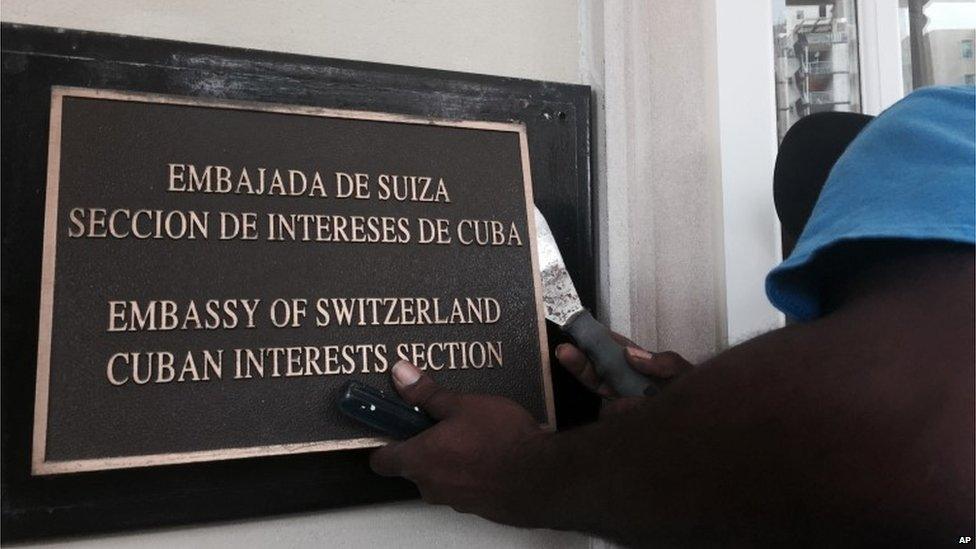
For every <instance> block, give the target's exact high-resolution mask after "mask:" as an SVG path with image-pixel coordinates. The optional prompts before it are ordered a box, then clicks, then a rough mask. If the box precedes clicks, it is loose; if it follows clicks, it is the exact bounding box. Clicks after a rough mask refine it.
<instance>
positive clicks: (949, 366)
mask: <svg viewBox="0 0 976 549" xmlns="http://www.w3.org/2000/svg"><path fill="white" fill-rule="evenodd" d="M848 320H850V319H848ZM838 324H839V325H840V326H850V325H852V324H851V323H850V322H843V323H838ZM853 325H855V326H856V325H857V324H853ZM870 328H871V329H874V328H876V327H875V326H871V327H870ZM883 328H884V327H881V329H883ZM871 329H869V330H867V331H865V330H853V329H850V328H848V329H846V330H834V328H833V327H832V325H831V324H830V323H825V324H824V325H823V327H822V328H821V327H814V328H812V329H811V328H810V327H798V328H794V329H785V330H780V331H777V332H774V333H771V334H767V335H766V336H763V337H762V338H758V339H756V340H753V341H751V342H750V343H748V344H746V345H744V346H740V347H738V348H734V349H732V350H730V351H729V352H726V353H723V354H722V355H720V356H718V357H716V358H715V359H713V360H712V361H710V363H708V364H706V365H705V366H704V367H701V368H699V369H698V370H697V371H696V372H694V373H693V374H690V375H689V376H687V377H685V378H683V379H681V380H679V381H678V382H676V383H675V384H674V385H673V386H671V387H670V388H669V389H668V390H667V391H665V392H664V393H662V394H661V395H660V396H658V397H655V398H653V399H649V400H648V402H647V403H646V404H644V405H642V406H641V407H640V408H638V409H635V410H633V411H631V412H629V413H625V414H621V415H619V416H617V417H612V418H608V419H606V420H604V421H601V422H599V423H596V424H593V425H590V426H588V427H585V428H582V429H578V430H574V431H570V432H565V433H560V434H557V435H553V436H552V437H548V438H546V439H543V440H542V441H541V442H540V444H539V445H537V448H536V450H535V451H534V457H532V458H529V461H530V462H532V463H533V464H532V465H531V466H530V467H531V468H532V469H533V470H534V471H535V472H536V473H537V474H538V475H539V477H540V478H539V480H538V481H537V482H538V485H537V488H536V491H537V492H538V493H539V494H546V495H547V497H545V498H544V499H545V501H546V504H545V505H542V506H539V507H538V509H539V512H538V515H537V516H535V517H534V518H535V520H536V525H537V526H549V527H554V528H561V529H575V530H583V531H588V532H592V533H596V534H598V535H602V536H606V537H610V538H614V539H620V540H624V541H631V542H636V541H642V540H643V541H649V540H654V541H655V542H656V543H660V542H662V541H667V540H674V541H680V540H685V541H688V538H691V537H692V536H693V539H695V540H697V541H698V542H701V541H702V540H703V539H707V538H711V539H714V540H716V541H719V540H722V539H723V538H724V537H725V536H729V539H737V540H743V539H745V540H750V539H751V540H753V541H755V540H758V539H762V540H764V541H779V540H781V541H786V542H790V543H796V542H797V536H805V537H804V539H805V541H806V542H807V543H814V542H815V541H816V540H817V539H821V540H823V541H827V540H829V539H830V538H833V537H836V538H840V539H847V540H850V539H852V538H853V539H867V538H866V537H865V536H881V537H884V536H886V535H891V536H896V535H910V534H912V533H917V532H919V531H921V530H923V529H924V528H926V527H931V526H933V525H935V524H937V523H939V522H940V521H944V524H943V525H944V526H948V525H950V524H953V523H954V522H953V521H956V522H958V519H959V516H960V510H962V516H965V513H966V510H965V508H966V505H962V506H961V507H960V501H959V500H948V499H941V500H940V499H939V498H940V497H944V498H949V495H947V494H946V495H944V496H940V495H939V494H940V492H942V493H943V494H945V490H946V489H948V490H950V491H952V490H953V488H952V486H953V484H954V483H960V484H959V485H966V486H971V484H972V475H973V473H972V466H971V465H969V466H967V465H965V464H966V462H967V460H968V462H969V463H970V464H971V463H972V449H971V448H970V447H969V446H967V445H966V444H967V443H960V442H958V441H956V442H954V439H956V438H958V440H959V441H967V440H971V436H972V418H971V416H972V414H971V410H972V405H973V400H972V393H971V387H972V383H973V370H972V359H971V358H968V357H942V358H939V357H934V358H935V361H936V362H937V363H938V362H942V363H946V367H945V369H944V371H943V372H942V374H939V377H937V378H933V377H932V373H933V372H931V371H929V372H924V371H923V375H918V374H917V372H919V369H918V368H917V367H915V368H914V369H912V368H910V367H908V366H909V365H911V364H912V363H913V362H914V359H913V358H912V357H911V356H901V357H900V358H899V354H900V355H905V353H906V350H909V352H910V349H911V348H912V346H911V344H910V342H902V348H901V349H898V348H896V347H895V346H886V345H881V346H882V347H884V349H885V350H884V351H882V352H884V353H890V354H891V355H892V356H891V358H890V359H886V358H885V357H877V356H875V357H872V359H871V360H872V361H873V362H875V363H879V364H880V365H881V369H880V370H879V369H878V368H873V367H870V366H868V365H866V364H865V360H864V356H861V353H871V352H877V350H876V348H877V347H878V342H877V341H871V338H874V337H877V336H878V334H877V333H875V334H873V335H872V333H871ZM958 335H959V334H945V335H944V337H946V338H952V337H958ZM968 339H970V340H971V336H969V338H968ZM824 342H830V345H825V344H824ZM930 343H935V344H936V345H938V344H939V342H938V341H931V340H930ZM959 343H962V346H963V347H965V344H966V340H965V339H963V340H962V341H961V342H960V341H957V342H956V346H957V347H958V346H959ZM946 346H947V347H948V346H949V342H948V341H947V342H946ZM947 362H948V363H947ZM915 364H916V365H917V362H915ZM960 365H961V366H962V367H959V366H960ZM943 374H944V375H943ZM954 417H955V418H961V419H953V418H954ZM967 418H968V419H967ZM967 422H968V424H967ZM967 437H968V438H967ZM920 441H924V445H920V444H919V442H920ZM970 446H971V445H970ZM967 454H968V455H967ZM955 492H956V493H958V489H955ZM970 498H971V496H970ZM963 503H964V502H963ZM906 509H910V511H906ZM917 509H922V511H923V512H922V513H918V512H916V511H915V510H917ZM607 510H611V512H607ZM966 520H968V519H966Z"/></svg>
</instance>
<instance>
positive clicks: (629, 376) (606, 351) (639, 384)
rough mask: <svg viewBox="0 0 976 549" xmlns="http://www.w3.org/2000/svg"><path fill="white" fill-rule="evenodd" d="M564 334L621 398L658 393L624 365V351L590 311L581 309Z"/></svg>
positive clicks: (650, 384) (647, 382) (649, 381)
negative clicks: (570, 338)
mask: <svg viewBox="0 0 976 549" xmlns="http://www.w3.org/2000/svg"><path fill="white" fill-rule="evenodd" d="M563 331H565V332H566V333H568V334H569V335H571V336H572V337H573V339H575V340H576V344H577V345H579V347H580V348H581V349H583V351H584V352H585V353H586V354H587V356H589V357H590V362H592V363H593V367H594V368H596V373H597V374H598V375H599V376H600V377H601V378H603V379H604V380H606V381H607V382H608V383H609V384H610V386H611V387H613V388H614V390H616V391H617V393H618V394H620V396H641V395H647V396H651V395H654V394H656V393H657V392H658V388H657V386H656V385H654V383H652V382H651V380H650V379H648V378H647V377H646V376H643V375H641V374H639V373H637V372H635V371H634V370H633V368H631V367H630V365H629V364H627V357H626V356H624V348H623V347H621V346H620V344H618V343H617V342H616V341H614V340H613V338H612V337H610V330H608V329H607V327H606V326H604V325H603V324H600V323H599V322H597V320H596V319H595V318H593V315H591V314H590V312H589V311H587V310H585V309H584V310H583V311H582V312H581V313H579V314H578V315H576V317H575V318H573V320H571V321H570V322H569V324H567V325H566V326H565V327H564V328H563Z"/></svg>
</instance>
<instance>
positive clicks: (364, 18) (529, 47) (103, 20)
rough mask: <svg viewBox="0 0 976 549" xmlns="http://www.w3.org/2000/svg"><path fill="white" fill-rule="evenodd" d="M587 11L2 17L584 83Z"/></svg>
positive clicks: (270, 8)
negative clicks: (582, 16) (582, 42)
mask: <svg viewBox="0 0 976 549" xmlns="http://www.w3.org/2000/svg"><path fill="white" fill-rule="evenodd" d="M577 10H578V8H577V3H576V1H575V0H531V1H524V0H491V1H490V2H484V1H479V0H455V1H449V0H411V1H403V0H289V1H287V2H275V1H267V0H234V1H233V2H226V1H221V0H166V1H163V2H160V1H158V0H57V1H44V2H38V1H36V0H4V2H3V6H2V9H0V19H2V20H3V21H6V22H12V23H29V24H35V25H46V26H52V27H66V28H74V29H84V30H93V31H102V32H112V33H118V34H132V35H138V36H149V37H153V38H168V39H174V40H184V41H188V42H201V43H205V44H218V45H222V46H237V47H245V48H256V49H263V50H271V51H280V52H289V53H301V54H308V55H317V56H322V57H337V58H341V59H354V60H357V61H375V62H380V63H393V64H398V65H411V66H416V67H428V68H438V69H447V70H457V71H464V72H476V73H484V74H493V75H498V76H515V77H520V78H532V79H536V80H553V81H557V82H572V83H575V82H577V81H578V78H579V76H578V72H579V71H578V59H579V30H578V24H577V21H578V17H577Z"/></svg>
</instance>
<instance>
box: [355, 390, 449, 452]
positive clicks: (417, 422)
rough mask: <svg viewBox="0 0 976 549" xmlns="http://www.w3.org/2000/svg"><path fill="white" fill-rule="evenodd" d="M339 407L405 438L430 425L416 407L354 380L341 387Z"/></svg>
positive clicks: (399, 437)
mask: <svg viewBox="0 0 976 549" xmlns="http://www.w3.org/2000/svg"><path fill="white" fill-rule="evenodd" d="M339 410H341V411H342V413H344V414H345V415H347V416H349V417H351V418H352V419H355V420H357V421H359V422H362V423H364V424H366V425H369V426H370V427H372V428H374V429H377V430H379V431H382V432H383V433H385V434H387V435H389V436H391V437H393V438H396V439H400V440H402V439H406V438H410V437H412V436H414V435H417V434H419V433H420V432H421V431H423V430H424V429H427V428H428V427H431V426H432V425H434V420H433V419H431V418H430V416H428V415H427V414H425V413H424V412H422V411H421V410H420V408H417V407H416V406H410V405H409V404H407V403H406V402H404V401H402V400H400V399H399V398H397V397H395V396H393V395H388V394H386V393H384V392H383V391H380V390H379V389H376V388H374V387H370V386H369V385H366V384H364V383H359V382H358V381H348V382H346V384H345V385H343V387H342V393H341V395H340V397H339Z"/></svg>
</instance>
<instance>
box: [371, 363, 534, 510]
mask: <svg viewBox="0 0 976 549" xmlns="http://www.w3.org/2000/svg"><path fill="white" fill-rule="evenodd" d="M393 381H394V385H395V386H396V388H397V391H398V392H399V393H400V396H401V397H403V399H404V400H406V401H407V402H408V403H410V404H412V405H415V406H420V407H421V408H422V409H423V410H424V411H426V412H427V413H428V414H429V415H430V416H431V417H433V418H434V419H437V420H439V422H438V423H437V424H436V425H434V426H433V427H431V428H430V429H428V430H426V431H424V432H423V433H420V434H419V435H417V436H415V437H413V438H411V439H409V440H406V441H403V442H394V443H391V444H389V445H387V446H385V447H383V448H380V449H379V450H377V451H375V452H374V453H373V455H372V457H371V459H370V465H371V466H372V468H373V470H374V471H375V472H376V473H378V474H380V475H384V476H402V477H405V478H407V479H408V480H410V481H412V482H413V483H414V484H416V485H417V487H418V488H419V489H420V494H421V496H422V497H423V499H424V501H426V502H428V503H434V504H444V505H450V506H451V507H453V508H454V509H456V510H458V511H461V512H464V513H476V514H478V515H481V516H483V517H486V518H489V519H491V520H494V521H497V522H504V523H507V524H516V525H528V522H527V521H528V520H529V513H531V512H532V509H531V507H532V506H538V504H539V502H538V501H537V497H533V493H532V492H533V490H532V486H533V484H534V482H536V481H537V479H536V478H535V476H536V475H535V474H533V472H532V471H529V470H526V468H525V463H526V462H527V461H528V460H524V459H522V456H523V455H525V453H527V452H531V451H533V448H534V447H535V446H536V445H537V444H538V443H539V442H541V441H542V439H545V438H547V437H548V436H550V435H549V433H547V432H546V431H544V430H542V429H541V428H540V427H539V426H538V424H537V423H536V420H535V419H534V418H533V417H532V416H531V415H529V413H528V412H527V411H526V410H525V409H524V408H522V407H521V406H519V405H518V404H516V403H515V402H512V401H511V400H509V399H506V398H502V397H496V396H484V395H465V394H458V393H455V392H453V391H450V390H447V389H444V388H442V387H441V386H440V385H438V384H437V383H436V382H435V381H434V380H433V379H432V378H431V377H430V376H428V375H425V374H423V373H421V371H420V370H418V369H417V368H416V367H415V366H414V365H412V364H410V363H409V362H406V361H400V362H398V363H397V364H396V365H394V366H393ZM536 496H538V494H536Z"/></svg>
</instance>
